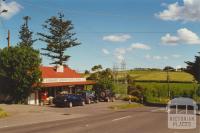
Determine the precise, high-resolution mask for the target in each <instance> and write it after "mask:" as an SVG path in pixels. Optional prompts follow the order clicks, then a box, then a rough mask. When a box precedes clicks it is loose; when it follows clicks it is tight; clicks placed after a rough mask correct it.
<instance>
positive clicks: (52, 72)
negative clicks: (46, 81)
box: [40, 66, 81, 78]
mask: <svg viewBox="0 0 200 133" xmlns="http://www.w3.org/2000/svg"><path fill="white" fill-rule="evenodd" d="M40 71H41V72H42V78H81V75H80V74H78V73H77V72H76V71H75V70H72V69H71V68H69V67H67V66H64V72H57V71H56V67H49V66H48V67H47V66H40Z"/></svg>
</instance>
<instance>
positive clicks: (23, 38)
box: [18, 16, 36, 47]
mask: <svg viewBox="0 0 200 133" xmlns="http://www.w3.org/2000/svg"><path fill="white" fill-rule="evenodd" d="M23 19H24V24H23V25H22V26H21V29H20V31H19V39H20V42H19V44H18V45H20V46H26V47H32V46H33V44H34V42H35V41H36V40H34V39H33V32H32V31H30V30H29V26H28V21H29V20H30V19H31V18H30V17H29V16H25V17H24V18H23Z"/></svg>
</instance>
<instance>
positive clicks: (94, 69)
mask: <svg viewBox="0 0 200 133" xmlns="http://www.w3.org/2000/svg"><path fill="white" fill-rule="evenodd" d="M102 69H103V67H102V66H101V65H95V66H93V67H92V69H91V70H92V71H94V72H96V71H100V70H102Z"/></svg>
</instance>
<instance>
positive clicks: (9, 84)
mask: <svg viewBox="0 0 200 133" xmlns="http://www.w3.org/2000/svg"><path fill="white" fill-rule="evenodd" d="M40 63H41V59H40V56H39V51H36V50H34V49H33V48H31V47H19V46H16V47H10V48H4V49H3V50H1V51H0V85H1V87H0V92H1V94H3V95H6V96H10V97H11V98H12V102H13V103H19V102H21V103H25V101H26V99H27V97H28V96H29V95H30V93H31V92H32V91H33V89H35V87H37V86H36V85H37V84H38V83H40V81H41V78H40V77H41V72H40V70H39V66H40Z"/></svg>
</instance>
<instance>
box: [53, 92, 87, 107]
mask: <svg viewBox="0 0 200 133" xmlns="http://www.w3.org/2000/svg"><path fill="white" fill-rule="evenodd" d="M53 104H55V106H57V107H69V108H71V107H73V106H84V105H85V99H84V98H83V97H82V96H81V95H75V94H62V95H57V96H56V97H55V98H54V99H53Z"/></svg>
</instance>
